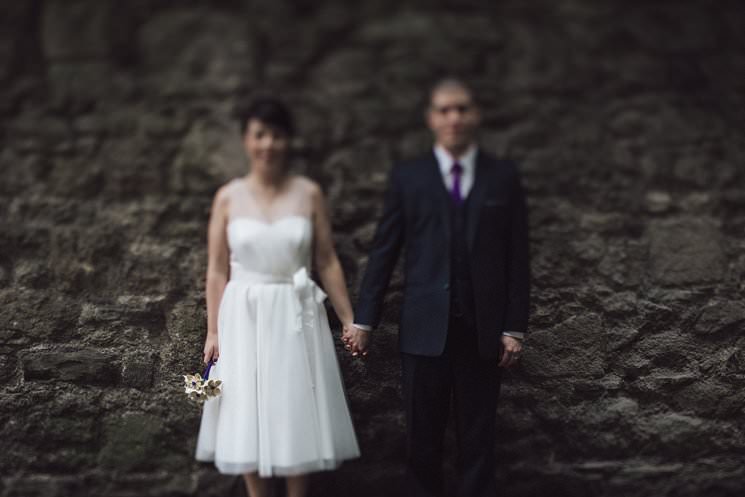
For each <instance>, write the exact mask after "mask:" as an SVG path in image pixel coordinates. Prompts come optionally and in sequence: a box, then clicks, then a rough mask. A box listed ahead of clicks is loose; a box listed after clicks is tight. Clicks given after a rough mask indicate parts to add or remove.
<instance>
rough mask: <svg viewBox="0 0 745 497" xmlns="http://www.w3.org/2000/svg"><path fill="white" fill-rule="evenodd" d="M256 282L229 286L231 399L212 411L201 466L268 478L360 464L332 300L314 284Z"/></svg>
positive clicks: (219, 368) (225, 394)
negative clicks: (327, 302)
mask: <svg viewBox="0 0 745 497" xmlns="http://www.w3.org/2000/svg"><path fill="white" fill-rule="evenodd" d="M259 279H260V278H259ZM251 280H256V278H244V279H242V280H231V281H229V282H228V285H227V286H226V288H225V292H224V293H223V297H222V300H221V302H220V308H219V311H218V341H219V347H220V357H219V360H218V361H217V364H215V366H213V368H212V370H211V371H210V378H217V379H220V380H222V381H223V387H222V395H221V396H219V397H217V398H215V399H211V400H208V401H206V402H205V404H204V407H203V412H202V420H201V425H200V428H199V436H198V439H197V448H196V459H197V460H199V461H214V463H215V466H216V467H217V469H218V470H219V471H220V472H221V473H226V474H242V473H250V472H258V473H259V474H260V476H265V477H268V476H289V475H296V474H302V473H308V472H313V471H321V470H329V469H334V468H336V467H337V466H338V465H339V464H340V463H341V461H343V460H345V459H351V458H355V457H358V456H359V454H360V452H359V446H358V444H357V438H356V436H355V433H354V428H353V426H352V421H351V418H350V415H349V409H348V406H347V400H346V396H345V392H344V386H343V384H342V380H341V374H340V370H339V364H338V361H337V358H336V351H335V349H334V344H333V338H332V335H331V331H330V329H329V325H328V317H327V315H326V311H325V309H324V307H323V304H322V300H323V297H324V296H325V295H322V294H323V292H322V291H321V290H320V289H319V288H318V287H316V286H315V284H314V283H312V281H309V280H307V278H306V281H303V282H298V281H297V278H296V279H295V281H294V282H292V281H276V282H272V281H271V280H270V281H269V282H267V281H251ZM319 292H320V295H319Z"/></svg>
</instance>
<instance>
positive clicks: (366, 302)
mask: <svg viewBox="0 0 745 497" xmlns="http://www.w3.org/2000/svg"><path fill="white" fill-rule="evenodd" d="M398 170H399V168H398V167H394V168H392V169H391V173H390V175H389V177H388V187H387V190H386V193H385V197H384V201H383V213H382V215H381V217H380V220H379V221H378V227H377V229H376V230H375V236H374V237H373V242H372V249H371V250H370V254H369V256H368V260H367V269H366V270H365V275H364V277H363V278H362V284H361V285H360V291H359V297H358V300H357V307H356V309H355V313H354V322H355V323H357V324H361V325H366V326H370V327H372V328H374V327H376V326H377V325H378V323H379V322H380V315H381V308H382V305H383V297H384V296H385V291H386V289H387V288H388V283H389V282H390V279H391V273H392V272H393V268H394V267H395V266H396V261H397V260H398V256H399V253H400V252H401V246H402V245H403V239H404V213H403V202H402V191H401V185H400V179H399V178H398V176H399V174H398Z"/></svg>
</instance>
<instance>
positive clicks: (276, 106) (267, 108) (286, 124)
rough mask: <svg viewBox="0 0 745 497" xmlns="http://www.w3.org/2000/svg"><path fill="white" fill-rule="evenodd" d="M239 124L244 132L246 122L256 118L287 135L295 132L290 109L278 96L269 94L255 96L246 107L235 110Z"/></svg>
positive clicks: (246, 125)
mask: <svg viewBox="0 0 745 497" xmlns="http://www.w3.org/2000/svg"><path fill="white" fill-rule="evenodd" d="M237 115H238V119H239V121H240V125H241V133H245V132H246V128H248V122H249V121H250V120H251V119H257V120H259V121H261V122H262V123H264V124H267V125H269V126H272V127H274V128H277V129H279V130H281V131H283V132H284V133H285V134H287V136H292V135H293V134H294V133H295V125H294V122H293V118H292V114H291V113H290V109H288V108H287V106H286V105H285V104H284V103H283V102H282V101H281V100H279V99H278V98H275V97H271V96H263V97H257V98H255V99H253V100H252V101H251V102H250V103H249V104H248V106H247V107H245V108H244V109H242V110H239V111H238V112H237Z"/></svg>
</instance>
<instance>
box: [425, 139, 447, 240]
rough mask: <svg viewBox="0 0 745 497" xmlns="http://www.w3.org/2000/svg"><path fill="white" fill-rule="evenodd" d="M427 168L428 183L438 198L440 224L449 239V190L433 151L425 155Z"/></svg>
mask: <svg viewBox="0 0 745 497" xmlns="http://www.w3.org/2000/svg"><path fill="white" fill-rule="evenodd" d="M425 166H426V167H425V169H426V170H427V177H428V181H429V183H430V189H431V191H432V192H435V196H436V197H437V198H438V199H439V206H438V207H439V209H440V217H441V218H442V225H443V226H444V227H445V236H446V239H447V240H449V239H450V233H451V226H450V202H452V200H451V199H450V192H448V190H447V188H446V187H445V182H444V181H443V179H442V171H440V163H439V162H437V157H435V154H434V152H432V153H430V154H429V155H428V156H427V164H425Z"/></svg>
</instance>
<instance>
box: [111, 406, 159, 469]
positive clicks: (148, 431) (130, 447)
mask: <svg viewBox="0 0 745 497" xmlns="http://www.w3.org/2000/svg"><path fill="white" fill-rule="evenodd" d="M105 426H106V427H105V431H104V437H105V444H104V446H103V448H102V449H101V452H100V453H99V462H100V464H101V465H102V466H103V467H105V468H109V469H113V470H117V471H121V472H129V471H132V470H136V469H140V470H142V469H146V468H147V467H148V466H149V465H150V464H151V463H152V461H153V460H155V457H157V456H158V455H159V442H158V440H159V437H161V436H162V435H163V430H164V427H163V421H162V420H161V419H160V418H158V417H157V416H153V415H150V414H142V413H126V412H125V413H121V414H114V415H112V416H110V417H109V418H108V419H107V420H106V422H105Z"/></svg>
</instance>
